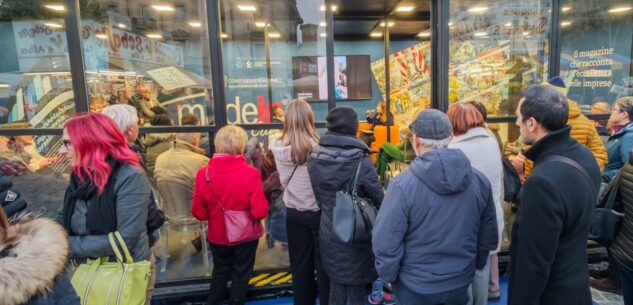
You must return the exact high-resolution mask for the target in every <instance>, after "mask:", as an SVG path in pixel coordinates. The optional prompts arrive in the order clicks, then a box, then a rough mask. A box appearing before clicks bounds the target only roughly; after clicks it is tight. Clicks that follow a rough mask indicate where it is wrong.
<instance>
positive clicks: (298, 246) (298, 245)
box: [271, 100, 330, 305]
mask: <svg viewBox="0 0 633 305" xmlns="http://www.w3.org/2000/svg"><path fill="white" fill-rule="evenodd" d="M318 142H319V135H318V134H317V132H316V128H315V127H314V115H313V113H312V108H310V105H309V104H308V103H307V102H306V101H304V100H293V101H292V102H290V104H289V105H288V108H287V109H286V116H285V120H284V128H283V131H282V132H281V135H280V136H279V138H277V139H276V140H275V141H274V142H273V143H272V144H273V145H272V148H271V150H272V152H273V154H274V156H275V162H276V164H277V170H278V171H279V180H280V181H281V184H282V186H283V187H284V188H285V191H284V195H283V201H284V204H285V206H286V208H287V217H286V226H287V233H288V252H289V256H290V271H291V272H292V289H293V292H294V304H298V305H306V304H310V305H312V304H314V300H315V298H316V293H315V289H316V288H317V286H318V290H319V300H320V302H321V304H325V305H327V304H328V299H329V290H330V285H329V278H328V276H327V274H326V273H325V272H324V271H323V269H322V264H321V257H320V252H319V224H320V222H321V210H320V208H319V206H318V205H317V202H316V199H315V197H314V192H313V191H312V184H311V183H310V176H309V175H308V167H307V165H308V157H309V156H310V153H312V150H313V149H314V148H315V147H316V146H317V145H318ZM315 271H316V274H317V280H316V282H315V279H314V273H315Z"/></svg>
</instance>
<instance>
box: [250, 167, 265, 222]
mask: <svg viewBox="0 0 633 305" xmlns="http://www.w3.org/2000/svg"><path fill="white" fill-rule="evenodd" d="M253 180H255V181H252V182H251V183H250V185H252V187H253V189H252V190H251V193H250V194H251V198H250V200H251V215H253V218H255V219H258V220H259V219H264V218H266V216H268V202H267V201H266V197H265V196H264V189H263V187H262V178H261V174H260V173H259V172H256V174H255V175H253Z"/></svg>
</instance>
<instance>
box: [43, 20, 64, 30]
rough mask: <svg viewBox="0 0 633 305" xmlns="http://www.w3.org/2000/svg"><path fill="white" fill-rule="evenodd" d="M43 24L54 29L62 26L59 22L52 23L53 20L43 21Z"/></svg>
mask: <svg viewBox="0 0 633 305" xmlns="http://www.w3.org/2000/svg"><path fill="white" fill-rule="evenodd" d="M44 25H45V26H47V27H50V28H54V29H60V28H63V27H64V26H63V25H61V24H59V23H54V22H45V23H44Z"/></svg>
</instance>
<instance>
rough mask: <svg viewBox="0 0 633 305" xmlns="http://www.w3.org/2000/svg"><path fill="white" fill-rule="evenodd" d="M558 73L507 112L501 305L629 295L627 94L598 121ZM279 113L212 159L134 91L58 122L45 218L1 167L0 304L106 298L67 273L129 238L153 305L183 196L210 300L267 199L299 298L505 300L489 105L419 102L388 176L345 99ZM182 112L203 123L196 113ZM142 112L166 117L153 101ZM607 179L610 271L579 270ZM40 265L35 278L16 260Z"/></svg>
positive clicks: (236, 275) (232, 288)
mask: <svg viewBox="0 0 633 305" xmlns="http://www.w3.org/2000/svg"><path fill="white" fill-rule="evenodd" d="M561 86H563V87H564V85H560V84H559V83H557V82H556V80H553V81H550V82H549V83H547V84H545V85H532V86H530V87H528V88H527V89H526V90H525V92H524V96H523V98H522V99H521V101H520V102H519V105H518V107H517V109H516V116H517V120H516V125H517V126H518V128H519V131H520V139H519V141H518V143H520V145H521V149H520V150H518V151H516V152H514V154H513V155H512V156H511V159H512V164H513V165H515V167H514V169H515V170H516V171H517V172H518V174H519V175H520V176H521V177H522V179H521V181H522V186H521V192H520V193H519V196H518V199H517V202H516V204H517V205H518V211H519V213H518V216H517V218H516V220H515V221H514V224H513V226H512V230H511V232H512V239H511V245H510V256H511V261H510V265H509V267H508V274H509V278H510V284H509V290H508V299H509V304H512V305H520V304H543V305H548V304H552V305H553V304H580V305H582V304H587V305H589V304H591V302H592V300H591V293H590V289H589V287H590V285H592V286H600V285H607V284H611V285H617V288H618V289H621V291H622V293H623V295H624V300H625V303H626V304H627V305H628V304H633V272H632V271H630V270H632V269H633V250H632V249H633V218H632V217H633V214H631V213H633V201H632V199H631V198H633V194H631V193H633V159H630V157H629V156H630V154H631V149H633V127H631V126H632V125H633V124H631V122H632V121H631V118H633V98H632V97H623V98H620V99H618V100H617V101H616V102H615V104H614V105H613V107H612V112H611V117H610V119H609V124H607V125H606V126H605V125H604V124H595V123H594V122H592V121H590V120H589V119H587V118H586V117H585V116H584V115H582V114H581V113H580V110H579V107H578V105H576V104H575V103H574V102H573V101H568V100H567V99H566V98H565V96H564V94H561V92H559V91H560V90H559V88H561ZM276 112H278V113H276V117H279V120H278V122H280V123H283V129H282V130H281V131H280V132H279V133H277V134H276V135H275V136H274V137H273V139H272V140H271V142H270V150H269V151H263V149H262V147H261V145H260V144H259V143H258V142H257V140H253V139H251V140H250V141H249V139H248V136H247V134H246V132H245V131H244V130H243V129H242V128H240V127H238V126H233V125H229V126H224V127H222V128H220V129H219V130H218V131H217V132H216V133H215V135H214V138H213V148H214V153H213V155H211V156H210V158H209V157H207V156H206V155H208V154H207V153H206V152H205V150H206V149H205V148H204V147H201V146H202V143H204V142H206V143H207V145H208V142H209V141H210V140H209V139H206V138H203V137H201V135H200V134H199V133H180V134H148V135H145V136H144V137H143V140H141V139H139V125H140V124H142V122H140V121H141V120H139V115H140V113H139V111H138V109H136V108H135V107H133V106H130V105H112V106H108V107H105V108H104V109H102V111H101V112H100V113H99V112H93V113H89V114H79V115H76V116H75V117H73V118H72V119H70V120H69V121H68V122H66V124H65V125H64V129H63V135H62V138H61V146H60V148H59V153H60V155H62V156H63V157H64V158H65V159H66V160H67V161H68V162H69V163H70V173H71V174H70V183H69V185H68V188H67V190H66V193H65V196H64V200H63V208H62V209H61V211H60V212H59V215H58V219H57V221H56V222H55V221H52V220H47V219H34V218H35V217H34V216H33V215H30V214H28V213H24V211H25V210H26V209H27V208H26V206H27V204H26V202H25V201H24V200H23V199H22V198H21V197H20V194H19V192H17V191H15V190H14V186H13V185H12V183H11V181H10V180H9V179H7V178H6V177H4V176H0V198H1V200H0V203H2V207H3V209H0V295H2V298H4V300H3V301H0V304H11V305H14V304H15V305H17V304H79V300H80V297H81V298H82V299H83V298H86V297H87V296H88V294H89V293H88V292H86V291H87V290H86V289H88V291H90V293H92V294H95V293H96V294H97V295H99V293H103V297H104V298H105V296H106V294H108V295H109V293H110V290H109V289H108V288H107V286H98V285H97V286H94V287H92V288H85V287H84V286H82V285H81V284H78V282H79V281H76V280H75V276H76V274H75V275H73V274H72V272H71V269H72V268H67V265H68V262H69V261H70V262H72V263H73V265H75V266H79V267H78V268H77V270H80V269H81V268H82V266H87V265H90V264H94V262H95V259H99V258H105V260H104V261H106V260H109V261H117V260H120V259H121V258H120V257H121V256H122V255H121V252H124V253H128V252H129V255H128V256H129V259H130V260H131V262H130V261H128V263H139V264H142V265H143V266H146V267H147V276H146V278H145V279H142V280H141V281H140V284H139V283H136V286H135V288H139V287H141V286H142V288H143V291H142V292H143V294H144V296H142V297H140V298H138V299H137V300H142V301H143V303H145V304H149V303H150V301H151V295H152V290H153V287H154V282H155V279H156V273H157V270H156V264H155V262H156V258H155V256H154V254H153V253H152V246H153V244H154V243H155V242H156V240H157V238H158V236H157V229H158V228H160V227H161V226H162V225H163V222H164V221H165V217H164V215H163V214H162V212H161V211H160V210H159V209H158V208H159V207H158V205H157V201H158V200H157V198H155V196H156V195H157V194H158V195H160V196H161V197H165V198H167V197H170V198H171V197H174V196H176V197H178V198H179V200H181V201H184V202H185V204H188V205H189V206H190V207H189V208H188V209H186V210H185V211H179V213H182V214H183V215H180V216H182V219H189V218H191V219H193V218H195V219H197V221H200V222H208V233H207V239H208V240H207V241H203V242H208V243H209V248H210V250H211V253H212V259H213V274H212V276H211V283H210V284H211V285H210V291H209V296H208V299H207V304H210V305H215V304H223V303H224V302H225V301H226V300H228V303H229V304H244V302H245V299H246V294H247V290H248V287H249V280H250V278H251V274H252V272H253V268H254V264H255V257H256V252H257V247H258V243H259V240H260V239H261V238H262V237H263V236H264V234H267V233H266V229H264V227H263V225H262V221H263V220H264V219H266V218H267V217H269V216H270V215H271V212H272V210H273V208H274V209H276V210H279V209H280V207H275V206H274V203H273V202H275V201H276V199H275V196H278V198H279V199H281V200H282V201H283V207H281V209H283V210H284V211H285V219H284V221H283V222H284V223H283V227H285V228H284V229H283V230H284V231H285V232H283V233H285V235H286V240H285V241H284V243H285V244H286V245H287V249H288V254H289V259H290V272H291V274H292V288H293V298H294V304H299V305H302V304H305V305H308V304H309V305H313V304H315V300H316V299H317V298H318V299H319V302H320V304H326V305H327V304H331V305H346V304H349V305H360V304H365V302H366V301H368V302H369V303H370V304H438V305H439V304H446V305H452V304H455V305H458V304H460V305H463V304H475V305H482V304H487V301H488V300H489V299H498V298H499V297H500V293H501V292H500V286H499V262H498V257H497V253H498V252H499V251H500V248H501V241H502V233H503V232H504V226H505V225H506V222H505V220H504V212H503V206H504V204H505V203H504V166H503V162H502V159H503V158H504V156H507V154H506V153H505V145H502V143H500V142H499V139H498V134H497V133H495V131H496V130H491V129H492V128H490V126H488V125H486V123H485V120H486V116H487V113H486V108H485V107H483V106H482V105H481V104H479V103H475V102H472V103H457V104H454V105H452V106H451V107H450V108H449V109H448V112H447V113H446V114H445V113H443V112H441V111H438V110H433V109H426V110H422V111H421V112H420V113H419V114H418V115H417V117H416V119H415V120H414V121H413V122H412V123H411V125H410V126H409V139H408V140H410V142H411V143H410V144H411V147H412V148H413V151H414V152H415V155H416V157H415V158H414V159H413V161H411V163H410V165H409V168H408V170H406V171H404V172H402V173H401V174H400V175H398V176H396V177H395V178H393V179H392V180H391V181H390V182H389V186H388V188H387V190H386V191H385V190H384V188H383V185H382V183H381V181H380V179H379V176H378V174H377V171H376V167H375V165H374V164H373V163H372V161H371V159H370V154H372V153H373V151H372V150H371V149H370V148H369V147H368V146H367V144H366V143H365V142H364V141H362V140H360V139H359V138H358V134H359V130H358V129H359V118H358V114H357V112H356V111H355V110H354V109H353V108H351V107H346V106H342V107H336V108H333V109H332V110H330V112H329V113H328V115H327V117H326V128H327V131H326V132H325V133H324V134H322V135H320V134H319V133H318V132H317V130H316V128H315V123H314V114H313V112H312V109H311V107H310V105H309V104H308V103H307V102H305V101H303V100H293V101H292V102H290V103H289V104H288V105H287V107H286V110H285V113H283V111H282V110H281V109H280V110H278V111H276ZM386 113H387V111H386V109H384V106H381V105H379V106H378V108H377V112H376V114H375V115H373V116H372V115H371V113H368V116H369V119H370V120H371V123H372V124H373V125H377V124H378V125H379V124H393V118H392V117H389V116H387V115H386ZM143 115H146V114H143ZM185 121H186V122H188V123H187V124H191V125H197V124H198V123H199V122H198V120H197V118H195V116H193V117H186V118H183V122H185ZM150 123H151V124H152V125H170V124H171V122H170V120H169V117H167V116H165V115H162V114H160V113H153V116H152V118H151V122H150ZM603 128H608V129H609V130H610V133H609V134H610V135H609V137H608V139H607V140H606V145H605V144H604V143H603V141H602V140H601V138H600V134H599V133H598V131H601V132H602V133H604V131H603V130H602V129H603ZM0 153H2V151H0ZM616 183H619V185H620V186H621V188H620V189H621V192H622V196H621V200H620V201H621V209H622V211H623V213H624V220H623V225H622V229H621V230H620V233H619V235H618V237H617V238H616V240H615V241H614V243H613V245H611V247H610V248H609V250H610V251H609V253H610V268H612V270H611V272H608V273H609V274H618V275H619V278H613V277H606V279H602V280H601V281H602V282H599V281H598V280H596V279H594V280H591V281H590V273H589V270H588V265H587V252H586V247H587V237H588V235H589V230H590V224H591V218H592V213H593V210H594V207H595V205H596V202H597V201H598V200H597V199H598V197H599V193H600V190H602V189H606V190H609V189H611V188H612V187H613V185H614V184H616ZM176 186H178V188H179V189H181V190H182V192H180V193H175V192H174V191H173V189H174V188H175V187H176ZM153 190H157V192H153ZM277 190H279V191H281V192H277ZM174 194H177V195H174ZM275 194H277V195H275ZM345 198H352V201H351V202H352V203H353V204H352V205H353V206H351V207H350V209H351V210H352V211H353V213H351V214H350V213H348V214H346V212H345V211H346V210H344V209H343V205H344V204H345V202H347V201H345V200H346V199H345ZM361 199H362V200H361ZM167 209H168V208H167V207H165V210H167ZM2 210H4V212H3V211H2ZM371 210H375V211H377V216H376V217H375V219H373V217H372V216H370V215H371V213H370V212H371ZM5 212H6V214H7V215H8V217H7V215H5ZM169 214H170V215H169V217H173V215H172V214H173V213H171V212H169ZM177 216H178V215H177ZM345 223H352V224H353V231H354V232H351V233H350V234H351V235H352V236H360V235H362V234H371V240H366V241H360V240H361V239H355V238H352V239H351V240H346V239H343V238H342V237H341V236H343V235H345V234H347V233H349V232H346V231H345V230H348V229H346V228H347V227H346V226H345V225H342V224H345ZM266 226H267V227H269V226H270V224H269V223H267V225H266ZM362 230H365V231H368V232H361V231H362ZM113 233H116V236H120V240H119V241H118V243H117V242H116V241H114V240H115V237H113ZM192 242H193V243H194V246H196V241H195V240H194V241H192ZM199 243H200V241H198V245H197V246H196V248H199ZM117 244H118V246H117ZM38 249H39V250H41V251H39V250H38ZM205 254H206V253H205ZM163 259H165V258H163ZM42 265H45V266H46V268H44V269H38V272H39V273H38V274H39V275H38V276H35V273H34V272H29V270H32V269H33V268H35V267H38V266H42ZM84 271H85V269H84ZM84 271H82V272H84ZM94 272H98V271H94ZM591 276H594V277H597V275H596V274H591ZM71 279H72V280H71ZM71 281H72V283H71ZM613 281H616V282H617V283H612V282H613ZM229 282H230V285H229ZM27 283H28V284H27ZM605 283H607V284H605ZM370 285H371V288H372V289H371V293H370V294H369V296H367V295H366V289H367V287H368V286H370ZM73 287H74V288H73ZM78 287H81V288H78ZM385 287H391V289H385ZM620 287H621V288H620ZM77 289H82V290H81V292H83V293H79V291H76V290H77ZM90 289H92V290H90ZM99 289H103V290H99ZM106 290H107V291H106ZM388 291H390V292H391V293H389V292H388ZM137 294H138V292H137ZM5 301H6V302H5ZM140 304H142V303H138V304H134V305H140Z"/></svg>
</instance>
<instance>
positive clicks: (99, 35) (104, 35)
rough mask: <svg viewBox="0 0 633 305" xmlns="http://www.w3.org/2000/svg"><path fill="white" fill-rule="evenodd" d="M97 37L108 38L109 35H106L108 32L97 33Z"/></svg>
mask: <svg viewBox="0 0 633 305" xmlns="http://www.w3.org/2000/svg"><path fill="white" fill-rule="evenodd" d="M95 37H97V38H99V39H108V35H106V34H97V35H95Z"/></svg>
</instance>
